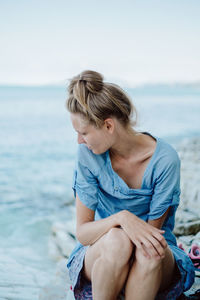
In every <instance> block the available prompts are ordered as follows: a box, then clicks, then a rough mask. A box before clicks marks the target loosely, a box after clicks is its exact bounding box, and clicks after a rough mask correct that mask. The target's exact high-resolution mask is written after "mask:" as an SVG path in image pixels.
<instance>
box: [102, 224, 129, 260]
mask: <svg viewBox="0 0 200 300" xmlns="http://www.w3.org/2000/svg"><path fill="white" fill-rule="evenodd" d="M132 252H133V243H132V242H131V240H130V239H129V237H128V236H127V234H126V233H125V232H124V231H123V229H120V228H112V229H110V230H109V231H108V232H107V233H106V234H105V238H104V247H103V253H102V254H103V255H104V256H105V257H106V258H107V259H108V260H109V261H113V262H114V263H117V264H125V263H127V262H128V261H129V259H130V257H131V255H132Z"/></svg>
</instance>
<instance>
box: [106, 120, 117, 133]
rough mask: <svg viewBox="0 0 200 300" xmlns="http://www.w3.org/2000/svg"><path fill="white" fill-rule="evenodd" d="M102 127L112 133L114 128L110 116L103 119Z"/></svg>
mask: <svg viewBox="0 0 200 300" xmlns="http://www.w3.org/2000/svg"><path fill="white" fill-rule="evenodd" d="M104 128H105V129H106V130H107V131H108V132H109V133H112V132H113V131H114V128H115V122H114V120H113V119H112V118H107V119H105V120H104Z"/></svg>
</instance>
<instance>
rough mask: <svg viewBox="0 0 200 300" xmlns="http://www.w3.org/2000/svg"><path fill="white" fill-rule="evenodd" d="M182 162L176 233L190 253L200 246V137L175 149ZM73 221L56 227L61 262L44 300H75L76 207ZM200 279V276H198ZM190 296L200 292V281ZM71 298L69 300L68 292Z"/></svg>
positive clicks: (54, 252)
mask: <svg viewBox="0 0 200 300" xmlns="http://www.w3.org/2000/svg"><path fill="white" fill-rule="evenodd" d="M174 147H175V148H176V150H177V151H178V154H179V156H180V159H181V191H182V192H181V202H180V206H179V208H178V210H177V214H176V225H175V229H174V233H175V235H176V236H177V241H178V244H180V243H182V245H183V247H184V249H185V251H186V252H188V250H189V249H190V247H191V245H192V244H194V243H196V244H198V245H200V185H199V182H200V137H195V138H190V139H185V140H183V141H182V142H181V143H179V144H178V145H174ZM70 209H71V212H72V218H71V220H68V221H67V222H66V223H64V224H63V223H55V224H53V226H52V232H51V236H50V239H49V255H50V256H51V257H52V259H54V260H57V261H58V267H57V271H56V274H55V278H54V280H53V281H52V282H51V283H50V284H49V285H48V286H46V287H43V288H42V289H41V291H40V296H39V299H40V300H47V299H48V300H55V299H57V300H62V299H65V300H66V299H68V300H72V299H73V295H72V293H70V290H69V286H70V283H69V278H68V274H67V268H66V261H67V258H68V256H69V254H70V253H71V251H72V249H73V247H74V246H75V243H76V240H75V207H74V206H73V205H72V206H71V207H70ZM196 275H198V276H199V274H196ZM198 276H196V277H195V284H194V285H193V287H192V288H191V290H190V291H189V292H188V293H187V294H189V293H190V292H193V291H194V290H196V289H197V288H200V278H199V277H198ZM67 291H68V293H67V296H66V292H67ZM66 297H67V298H66Z"/></svg>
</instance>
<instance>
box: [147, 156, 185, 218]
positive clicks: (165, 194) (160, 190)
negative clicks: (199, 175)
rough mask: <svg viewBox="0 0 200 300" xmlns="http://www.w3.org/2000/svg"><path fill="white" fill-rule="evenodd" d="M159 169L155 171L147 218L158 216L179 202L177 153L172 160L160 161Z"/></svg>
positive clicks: (178, 161) (178, 163)
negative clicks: (160, 166) (160, 167)
mask: <svg viewBox="0 0 200 300" xmlns="http://www.w3.org/2000/svg"><path fill="white" fill-rule="evenodd" d="M160 165H162V169H161V171H159V170H158V171H157V176H156V180H155V185H154V192H153V195H152V200H151V203H150V210H149V214H148V218H149V219H150V220H154V219H158V218H160V217H161V216H162V215H163V214H164V213H165V212H166V210H167V209H168V208H169V207H170V206H175V205H177V206H178V204H179V200H180V199H179V198H180V160H179V158H178V155H177V156H176V157H173V159H172V160H169V159H167V160H166V159H165V160H164V161H161V162H160Z"/></svg>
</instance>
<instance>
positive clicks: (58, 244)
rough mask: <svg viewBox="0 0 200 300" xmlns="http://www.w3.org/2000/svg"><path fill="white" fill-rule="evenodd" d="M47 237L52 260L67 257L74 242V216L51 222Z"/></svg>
mask: <svg viewBox="0 0 200 300" xmlns="http://www.w3.org/2000/svg"><path fill="white" fill-rule="evenodd" d="M51 232H52V234H51V236H50V238H49V255H50V256H51V257H52V258H53V259H54V260H59V259H60V258H62V257H65V258H67V257H69V255H70V253H71V252H72V250H73V248H74V247H75V244H76V238H75V218H74V219H72V220H70V221H68V222H66V223H59V222H56V223H54V224H53V226H52V229H51Z"/></svg>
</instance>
